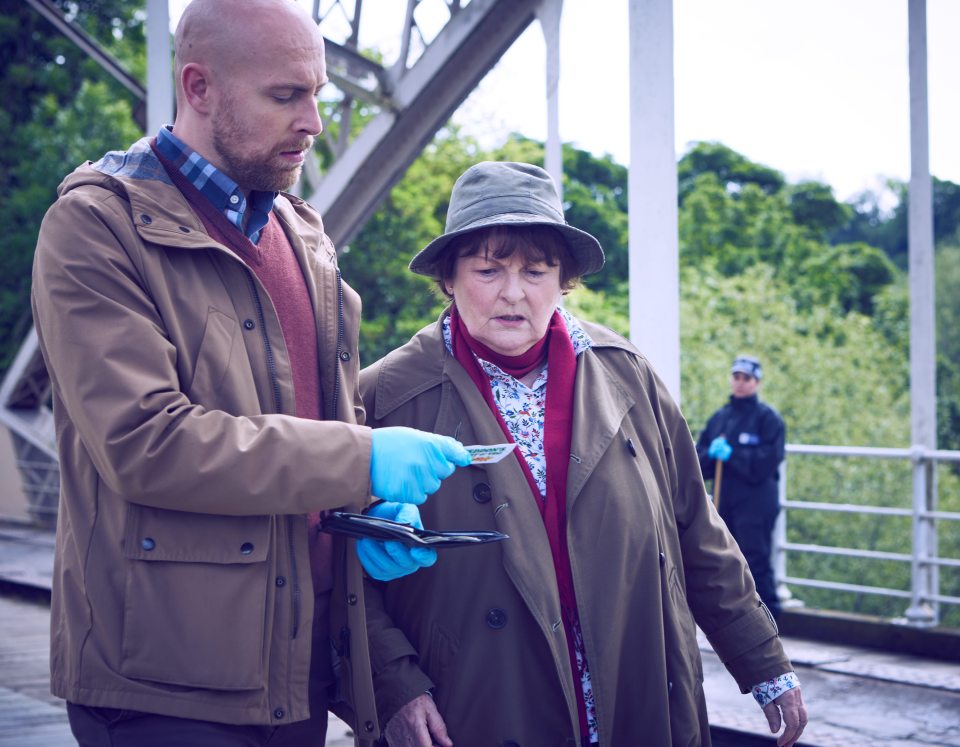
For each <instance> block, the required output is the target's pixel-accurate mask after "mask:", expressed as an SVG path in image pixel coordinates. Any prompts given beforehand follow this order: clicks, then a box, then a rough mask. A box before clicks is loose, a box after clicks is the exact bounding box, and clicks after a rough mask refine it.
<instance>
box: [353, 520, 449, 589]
mask: <svg viewBox="0 0 960 747" xmlns="http://www.w3.org/2000/svg"><path fill="white" fill-rule="evenodd" d="M366 513H367V514H368V515H369V516H376V517H377V518H379V519H389V520H390V521H399V522H400V523H402V524H411V525H412V526H415V527H416V528H417V529H423V524H422V523H421V522H420V509H418V508H417V507H416V506H414V505H413V504H411V503H392V502H387V501H384V502H383V503H376V504H374V505H373V506H371V507H370V508H369V509H367V511H366ZM357 555H358V556H359V558H360V563H361V564H362V565H363V568H364V570H365V571H366V572H367V575H369V576H370V577H371V578H375V579H376V580H377V581H393V579H395V578H400V577H401V576H406V575H408V574H410V573H413V572H414V571H417V570H419V569H420V568H426V567H427V566H431V565H433V564H434V563H436V562H437V551H436V550H434V549H433V548H431V547H407V546H406V545H404V544H403V543H402V542H397V541H395V540H386V541H384V540H375V539H370V538H369V537H363V538H361V539H359V540H357Z"/></svg>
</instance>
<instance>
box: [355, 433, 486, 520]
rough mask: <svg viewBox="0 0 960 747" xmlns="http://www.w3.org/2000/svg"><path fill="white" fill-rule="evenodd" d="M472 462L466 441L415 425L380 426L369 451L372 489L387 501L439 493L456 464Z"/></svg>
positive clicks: (419, 498)
mask: <svg viewBox="0 0 960 747" xmlns="http://www.w3.org/2000/svg"><path fill="white" fill-rule="evenodd" d="M468 464H470V454H469V453H468V452H467V450H466V449H464V448H463V444H461V443H460V442H459V441H457V440H455V439H452V438H450V437H449V436H440V435H438V434H436V433H427V432H426V431H418V430H416V429H414V428H403V427H395V428H377V429H375V430H374V431H373V448H372V450H371V453H370V484H371V492H372V493H373V495H375V496H377V497H378V498H382V499H383V500H385V501H399V502H400V503H416V504H417V505H419V504H421V503H423V502H424V501H425V500H427V496H428V495H430V494H431V493H434V492H436V490H437V488H439V487H440V481H441V480H443V479H445V478H447V477H450V475H452V474H453V471H454V470H455V469H456V468H457V467H466V466H467V465H468Z"/></svg>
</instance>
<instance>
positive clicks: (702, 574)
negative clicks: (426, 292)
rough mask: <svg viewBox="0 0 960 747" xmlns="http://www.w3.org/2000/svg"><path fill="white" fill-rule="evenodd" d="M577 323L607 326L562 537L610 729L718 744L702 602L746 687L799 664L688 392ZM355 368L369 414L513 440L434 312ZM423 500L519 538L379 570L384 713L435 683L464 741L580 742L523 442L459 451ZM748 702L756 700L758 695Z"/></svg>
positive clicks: (433, 524)
mask: <svg viewBox="0 0 960 747" xmlns="http://www.w3.org/2000/svg"><path fill="white" fill-rule="evenodd" d="M583 327H584V329H585V330H586V331H587V333H588V334H589V335H590V337H591V338H592V339H593V341H594V343H595V344H594V346H593V347H592V348H591V349H590V350H588V351H585V352H584V353H582V354H581V355H580V356H579V358H578V362H577V379H576V388H575V395H574V396H575V400H574V421H573V422H574V425H573V442H572V453H571V455H570V470H569V473H568V477H567V511H568V517H569V521H568V527H567V542H568V545H569V549H570V562H571V566H572V571H573V579H574V585H575V589H576V597H577V603H578V608H579V614H580V622H581V625H582V629H583V636H584V646H585V650H586V653H587V658H588V661H589V663H590V671H591V675H592V682H593V693H594V697H595V701H596V710H597V717H598V720H599V734H600V744H601V745H603V747H621V746H623V745H644V746H645V747H666V746H667V745H685V746H690V745H708V744H709V743H710V736H709V731H708V725H707V720H706V707H705V703H704V695H703V689H702V678H703V677H702V666H701V660H700V654H699V649H698V646H697V641H696V632H695V624H694V622H695V621H696V623H697V624H699V625H700V627H701V628H702V629H703V630H704V632H705V633H706V635H707V636H708V637H709V639H710V641H711V643H712V644H713V646H714V647H715V649H716V650H717V652H718V654H719V655H720V657H721V659H722V660H723V661H724V663H725V664H726V666H727V668H728V669H729V670H730V672H731V674H732V675H733V676H734V678H735V679H736V682H737V684H738V685H739V687H740V689H741V691H743V692H747V691H748V690H749V688H750V687H751V686H752V685H754V684H756V683H758V682H761V681H763V680H764V679H766V678H769V677H773V676H776V675H779V674H783V673H784V672H787V671H790V669H791V666H790V663H789V661H788V660H787V658H786V657H785V655H784V653H783V649H782V647H781V645H780V640H779V638H778V636H777V629H776V626H775V625H774V623H773V620H772V618H771V617H770V615H769V613H768V612H767V610H766V607H764V606H763V605H762V604H761V602H760V599H759V597H758V596H757V593H756V590H755V588H754V585H753V581H752V579H751V577H750V573H749V571H748V570H747V567H746V564H745V563H744V560H743V557H742V555H741V554H740V552H739V550H738V549H737V547H736V544H735V543H734V541H733V539H732V538H731V537H730V535H729V533H728V532H727V531H726V528H725V527H724V525H723V522H722V521H720V519H719V518H718V516H717V514H716V512H715V511H714V509H713V507H712V505H711V503H710V501H709V500H708V498H707V496H706V494H705V491H704V485H703V480H702V478H701V475H700V469H699V466H698V464H697V454H696V451H695V449H694V444H693V440H692V438H691V436H690V432H689V430H688V428H687V424H686V422H685V421H684V419H683V417H682V416H681V414H680V412H679V410H678V408H677V405H676V404H675V403H674V402H673V400H672V399H671V398H670V396H669V394H668V393H667V391H666V389H665V388H664V386H663V384H662V383H661V382H660V381H659V379H658V378H657V376H656V375H655V374H654V372H653V371H652V370H651V368H650V366H649V364H648V363H647V361H646V360H645V359H644V358H643V356H642V355H640V354H639V353H638V352H637V351H636V350H635V349H634V348H633V347H632V346H631V345H630V344H629V343H628V342H627V341H625V340H623V339H622V338H621V337H619V336H617V335H615V334H614V333H612V332H610V331H609V330H607V329H605V328H602V327H599V326H597V325H592V324H587V323H584V324H583ZM360 380H361V391H362V392H363V396H364V402H365V404H366V407H367V422H368V423H369V424H371V425H373V426H374V427H377V426H382V425H407V426H413V427H417V428H423V429H426V430H432V431H436V432H438V433H443V434H447V435H451V436H454V437H456V438H458V439H460V440H461V441H462V442H463V443H465V444H472V443H502V442H503V441H504V440H505V439H504V435H503V433H502V431H501V430H500V427H499V426H498V424H497V422H496V420H495V419H494V416H493V414H492V413H491V412H490V410H489V408H488V407H487V405H486V404H485V403H484V400H483V398H482V397H481V395H480V393H479V391H478V390H477V388H476V386H475V385H474V384H473V382H472V381H471V379H470V378H469V376H468V375H467V373H466V372H465V371H464V370H463V369H462V368H461V366H460V365H459V363H457V361H456V360H455V359H454V358H452V356H450V355H449V354H448V352H447V350H446V347H445V346H444V344H443V341H442V337H441V333H440V328H439V324H435V325H432V326H430V327H428V328H426V329H424V330H422V331H421V332H420V333H418V334H417V335H416V336H415V337H414V338H413V339H412V340H411V341H410V342H409V343H408V344H406V345H405V346H404V347H402V348H400V349H399V350H397V351H394V352H393V353H391V354H389V355H387V356H386V357H385V358H384V359H382V360H381V361H379V362H377V363H376V364H374V365H373V366H371V367H370V368H367V369H365V370H364V371H363V372H362V373H361V377H360ZM421 513H422V516H423V523H424V525H425V526H426V527H429V528H432V529H496V530H499V531H501V532H505V533H506V534H508V535H509V536H510V538H509V539H508V540H505V541H503V542H499V543H496V544H491V545H485V546H482V547H475V548H457V549H449V550H441V551H440V555H439V559H438V561H437V563H436V565H434V566H433V567H431V568H426V569H423V570H420V571H418V572H417V573H416V574H413V575H412V576H409V577H407V578H404V579H400V580H397V581H393V582H390V583H387V584H376V583H373V582H370V588H368V591H367V616H368V623H367V624H368V630H369V634H370V647H371V657H372V663H373V668H374V685H375V688H376V694H377V702H378V708H379V710H380V716H381V723H384V724H385V723H386V721H387V720H388V719H389V718H390V716H392V715H393V713H395V712H396V710H397V709H398V708H399V707H401V706H402V705H403V704H404V703H406V702H408V701H410V700H412V699H413V698H414V697H416V696H417V695H419V694H421V693H423V692H424V691H425V690H427V689H428V688H430V689H432V693H433V697H434V699H435V702H436V704H437V706H438V708H439V710H440V713H441V714H442V716H443V717H444V719H445V720H446V724H447V728H448V729H449V733H450V736H451V738H452V739H453V741H454V743H455V744H457V745H461V746H462V747H472V746H473V745H478V746H479V745H490V746H492V745H513V746H514V747H516V746H519V747H558V746H559V745H568V746H570V747H573V746H574V745H579V744H580V739H579V736H580V735H579V724H578V719H577V711H576V704H575V695H574V687H573V678H572V675H571V668H570V663H569V658H568V654H567V648H566V642H565V636H564V629H563V625H562V624H561V617H560V601H559V597H558V593H557V585H556V577H555V575H554V570H553V565H552V561H551V555H550V546H549V543H548V540H547V535H546V531H545V529H544V525H543V521H542V519H541V517H540V514H539V512H538V510H537V507H536V505H535V504H534V499H533V497H532V496H531V494H530V490H529V488H528V486H527V482H526V481H525V479H524V477H523V474H522V473H521V470H520V467H519V465H518V464H517V462H516V460H515V459H514V458H508V459H505V460H503V461H501V462H499V463H498V464H494V465H489V466H485V467H469V468H466V469H460V470H457V472H456V473H454V475H453V476H452V477H450V478H448V479H447V480H445V481H444V483H443V485H442V487H441V488H440V490H439V491H438V492H437V493H436V494H434V495H432V496H431V497H430V498H429V500H428V501H427V503H426V504H425V505H424V506H422V507H421ZM732 685H733V683H731V686H732ZM744 708H745V709H757V706H756V704H754V703H753V701H752V699H750V698H746V697H745V698H744ZM755 715H756V718H757V719H758V720H759V719H762V718H763V715H762V714H761V713H760V711H759V709H757V710H756V711H755ZM761 723H762V722H761Z"/></svg>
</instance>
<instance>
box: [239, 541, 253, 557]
mask: <svg viewBox="0 0 960 747" xmlns="http://www.w3.org/2000/svg"><path fill="white" fill-rule="evenodd" d="M252 552H253V543H252V542H244V543H243V544H242V545H240V554H241V555H249V554H250V553H252Z"/></svg>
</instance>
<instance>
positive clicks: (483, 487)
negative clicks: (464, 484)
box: [473, 482, 491, 503]
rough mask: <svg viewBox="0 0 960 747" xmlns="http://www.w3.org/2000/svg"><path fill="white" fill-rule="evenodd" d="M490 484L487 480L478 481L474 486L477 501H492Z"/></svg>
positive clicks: (474, 495)
mask: <svg viewBox="0 0 960 747" xmlns="http://www.w3.org/2000/svg"><path fill="white" fill-rule="evenodd" d="M490 495H491V493H490V486H489V485H487V483H485V482H478V483H477V484H476V485H474V486H473V500H475V501H476V502H477V503H489V502H490Z"/></svg>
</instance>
